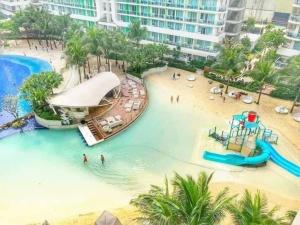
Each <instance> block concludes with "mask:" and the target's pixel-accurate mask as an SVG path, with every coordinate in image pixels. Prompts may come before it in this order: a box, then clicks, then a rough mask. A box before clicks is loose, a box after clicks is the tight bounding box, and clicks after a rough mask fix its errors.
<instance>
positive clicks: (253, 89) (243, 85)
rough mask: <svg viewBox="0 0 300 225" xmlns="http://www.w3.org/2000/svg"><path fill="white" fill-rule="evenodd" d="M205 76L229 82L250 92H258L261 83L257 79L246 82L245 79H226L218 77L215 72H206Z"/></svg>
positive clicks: (221, 81) (230, 84) (225, 82)
mask: <svg viewBox="0 0 300 225" xmlns="http://www.w3.org/2000/svg"><path fill="white" fill-rule="evenodd" d="M204 76H205V77H207V78H209V79H211V80H215V81H218V82H220V83H223V84H225V85H227V84H229V86H231V87H235V88H239V89H242V90H246V91H250V92H256V91H257V90H258V89H259V83H258V82H257V81H253V82H251V83H246V82H243V81H229V82H227V81H225V80H224V79H222V78H220V77H218V76H217V75H215V74H213V73H204Z"/></svg>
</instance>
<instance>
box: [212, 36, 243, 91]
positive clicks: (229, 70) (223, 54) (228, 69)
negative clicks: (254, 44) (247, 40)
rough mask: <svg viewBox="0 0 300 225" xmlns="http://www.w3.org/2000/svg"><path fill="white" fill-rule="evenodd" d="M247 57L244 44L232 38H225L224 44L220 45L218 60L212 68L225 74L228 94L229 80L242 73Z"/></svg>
mask: <svg viewBox="0 0 300 225" xmlns="http://www.w3.org/2000/svg"><path fill="white" fill-rule="evenodd" d="M245 57H246V56H245V53H244V51H243V46H241V45H240V44H239V43H236V42H234V41H232V40H225V43H224V45H223V46H222V47H220V53H219V55H218V58H217V61H216V62H215V63H214V64H213V65H212V68H213V69H214V70H215V71H216V72H219V73H222V74H223V75H224V76H225V78H226V80H227V85H226V89H225V93H226V94H227V93H228V87H229V81H231V80H235V79H236V78H237V77H238V76H239V75H240V74H241V70H242V68H243V67H244V61H245Z"/></svg>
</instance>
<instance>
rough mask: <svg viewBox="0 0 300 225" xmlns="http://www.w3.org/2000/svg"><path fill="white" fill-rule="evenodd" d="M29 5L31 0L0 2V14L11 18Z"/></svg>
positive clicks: (2, 0) (4, 0)
mask: <svg viewBox="0 0 300 225" xmlns="http://www.w3.org/2000/svg"><path fill="white" fill-rule="evenodd" d="M29 4H30V0H0V13H1V14H3V15H4V16H6V17H10V16H12V15H14V13H15V12H16V11H18V10H21V9H24V8H26V7H27V6H28V5H29Z"/></svg>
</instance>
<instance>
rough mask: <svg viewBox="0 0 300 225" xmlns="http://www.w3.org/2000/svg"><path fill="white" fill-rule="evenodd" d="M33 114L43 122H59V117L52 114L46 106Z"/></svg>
mask: <svg viewBox="0 0 300 225" xmlns="http://www.w3.org/2000/svg"><path fill="white" fill-rule="evenodd" d="M35 113H36V114H37V115H38V116H39V117H41V118H43V119H45V120H61V118H60V116H59V115H57V114H54V112H53V111H52V110H51V109H50V108H49V107H47V106H45V107H43V108H42V109H38V110H36V111H35Z"/></svg>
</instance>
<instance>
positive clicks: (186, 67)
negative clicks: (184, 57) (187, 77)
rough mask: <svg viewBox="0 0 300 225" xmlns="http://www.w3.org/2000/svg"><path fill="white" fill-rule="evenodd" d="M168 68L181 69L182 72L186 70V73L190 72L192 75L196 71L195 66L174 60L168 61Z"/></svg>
mask: <svg viewBox="0 0 300 225" xmlns="http://www.w3.org/2000/svg"><path fill="white" fill-rule="evenodd" d="M168 66H170V67H175V68H178V69H182V70H187V71H190V72H193V73H195V72H196V71H197V68H196V67H195V66H193V65H191V64H188V63H185V62H182V61H179V60H174V59H173V60H172V59H171V60H169V62H168Z"/></svg>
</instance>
